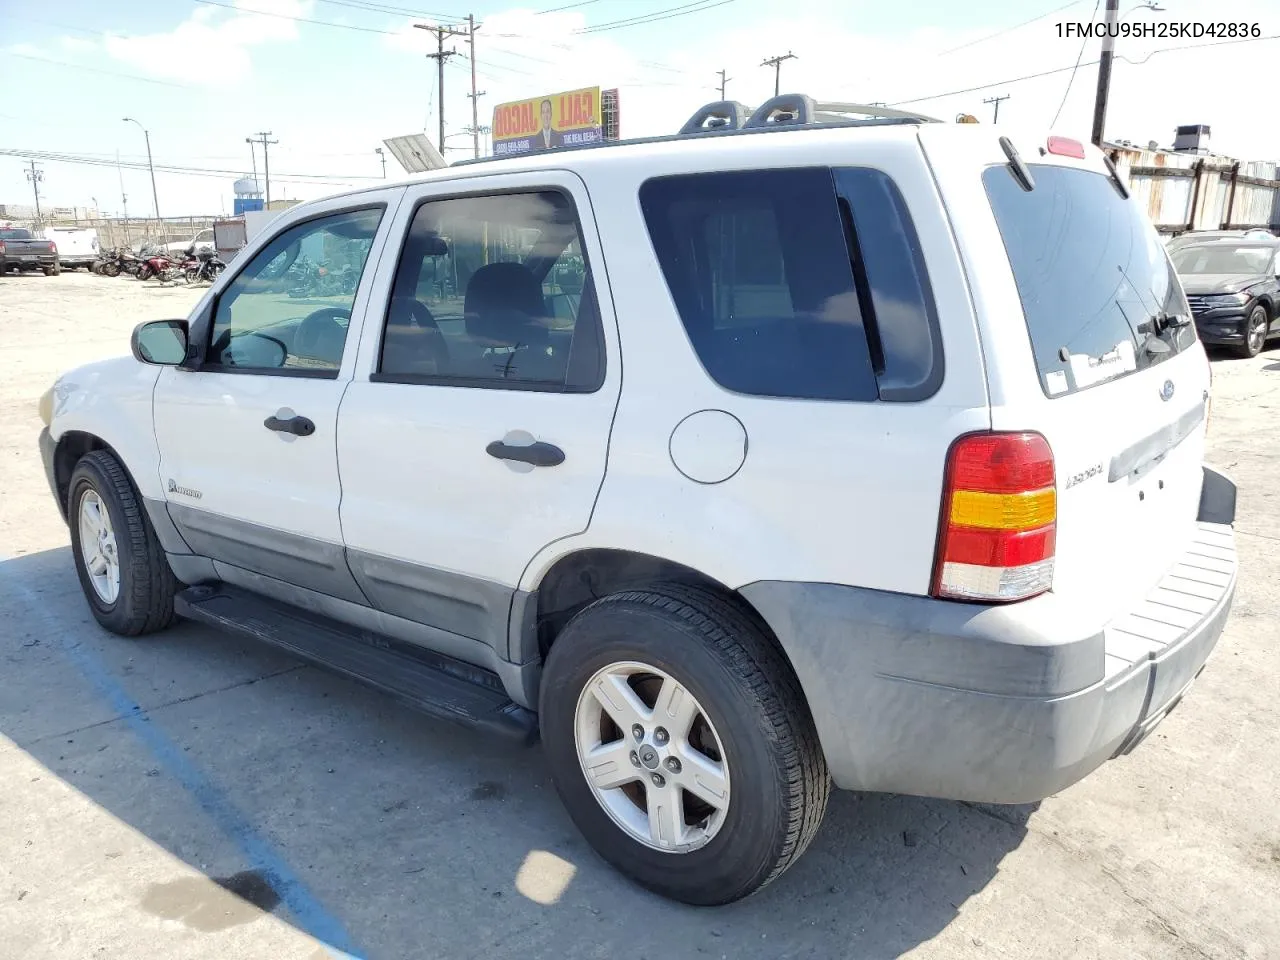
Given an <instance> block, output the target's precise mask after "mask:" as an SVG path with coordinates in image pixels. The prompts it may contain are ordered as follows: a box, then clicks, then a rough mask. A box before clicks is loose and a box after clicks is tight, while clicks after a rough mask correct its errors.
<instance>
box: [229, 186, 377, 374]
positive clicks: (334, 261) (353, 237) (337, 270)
mask: <svg viewBox="0 0 1280 960" xmlns="http://www.w3.org/2000/svg"><path fill="white" fill-rule="evenodd" d="M381 219H382V208H380V207H379V208H377V209H367V210H352V211H348V212H345V213H339V214H334V215H333V216H329V217H321V218H319V219H316V220H308V221H306V222H304V223H300V224H297V225H295V226H293V227H290V228H289V229H287V230H285V231H284V232H283V233H281V234H280V235H279V236H277V237H275V238H274V239H273V240H272V241H271V242H270V243H268V244H267V245H266V246H265V247H263V248H262V249H261V250H259V251H258V253H257V254H256V255H255V256H254V258H253V259H252V260H251V261H249V263H248V265H247V266H246V267H245V268H244V270H242V271H241V272H240V273H239V274H238V275H237V276H236V277H235V279H234V280H232V281H231V283H230V284H228V285H227V289H226V291H225V292H224V293H223V294H222V295H221V296H219V297H218V303H217V307H216V309H215V311H214V316H213V330H212V332H211V335H210V343H209V353H208V361H207V363H208V364H209V365H212V366H220V367H233V368H236V369H249V370H255V371H259V372H264V373H265V372H294V371H311V372H313V373H316V374H319V375H327V376H334V375H336V374H337V371H338V368H339V367H340V366H342V351H343V348H344V346H345V344H346V340H347V327H348V325H349V324H350V321H351V305H352V303H353V302H354V301H355V298H356V289H357V288H358V287H359V285H360V277H361V276H362V275H363V273H364V268H365V263H366V261H367V260H368V258H369V250H370V248H371V247H372V246H373V238H374V235H375V234H376V233H377V232H378V223H379V222H380V221H381Z"/></svg>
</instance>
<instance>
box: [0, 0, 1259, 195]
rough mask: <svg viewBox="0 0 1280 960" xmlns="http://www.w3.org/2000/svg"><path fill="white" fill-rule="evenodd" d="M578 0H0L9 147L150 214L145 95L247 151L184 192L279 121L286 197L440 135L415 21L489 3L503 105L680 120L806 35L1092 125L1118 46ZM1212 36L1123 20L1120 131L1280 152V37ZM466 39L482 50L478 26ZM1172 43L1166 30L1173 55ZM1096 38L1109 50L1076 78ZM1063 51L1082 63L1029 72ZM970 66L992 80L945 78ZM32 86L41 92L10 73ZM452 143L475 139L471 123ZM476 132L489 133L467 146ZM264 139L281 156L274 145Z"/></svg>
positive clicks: (5, 143) (947, 112)
mask: <svg viewBox="0 0 1280 960" xmlns="http://www.w3.org/2000/svg"><path fill="white" fill-rule="evenodd" d="M567 4H571V0H541V2H531V3H528V4H523V5H512V4H510V3H495V2H480V0H476V2H473V3H469V4H468V3H466V2H465V0H210V2H200V0H164V2H159V0H59V2H57V3H45V4H36V3H34V2H33V0H0V90H4V91H5V92H6V96H5V97H4V98H3V101H2V102H0V149H8V150H40V151H51V152H59V153H63V154H74V155H76V156H80V157H87V158H90V159H94V160H96V161H98V162H99V163H100V164H101V165H93V164H73V163H69V162H62V161H54V160H45V161H42V162H40V165H41V167H42V169H43V173H44V182H43V184H42V187H43V193H42V196H43V198H44V202H46V203H49V204H56V205H63V206H66V205H72V204H75V205H78V206H88V205H91V204H92V203H93V198H96V200H97V205H98V206H99V207H100V208H101V209H103V210H105V211H109V212H112V213H115V212H118V211H119V210H120V209H121V205H122V204H121V186H120V178H121V177H123V181H124V192H125V193H126V194H127V196H128V206H129V212H130V213H131V214H134V215H149V214H150V213H151V211H152V202H151V190H150V184H149V181H148V179H147V174H146V172H145V170H138V169H133V168H126V169H124V170H123V171H122V173H117V170H116V168H115V166H114V158H115V156H116V151H117V150H118V151H119V152H120V156H121V159H122V160H123V161H125V163H126V164H128V163H139V162H145V160H146V156H145V148H144V144H143V136H142V132H141V130H140V129H139V128H138V127H137V126H136V125H134V124H130V123H124V122H122V121H121V118H122V117H124V116H133V117H137V118H138V119H139V120H140V121H142V123H143V124H145V125H146V127H147V128H148V130H149V131H150V134H151V145H152V151H153V155H154V158H155V161H156V163H158V164H164V165H169V166H181V167H199V168H212V169H217V170H226V171H229V172H227V173H214V174H208V175H192V174H179V173H160V174H158V176H157V181H158V193H159V198H160V207H161V212H162V213H164V214H166V215H180V214H204V213H214V214H216V213H219V212H220V211H221V210H222V209H224V208H225V209H227V210H229V209H230V207H231V182H232V181H233V180H234V179H235V177H236V176H237V175H239V174H240V173H247V172H248V171H249V168H250V157H249V147H248V145H247V144H246V143H245V137H247V136H249V135H250V134H253V133H256V132H257V131H260V130H270V131H272V133H273V138H274V139H277V140H279V141H280V142H279V144H278V145H276V146H273V147H272V148H271V165H272V173H273V176H272V181H273V195H275V196H279V195H280V194H281V191H283V192H284V194H285V195H286V196H289V197H303V198H306V197H311V196H317V195H320V194H322V193H326V192H331V191H333V190H335V189H341V187H342V185H344V184H348V183H349V184H352V185H354V184H358V183H361V182H367V181H364V180H361V179H360V178H370V177H378V176H380V174H381V168H380V166H379V163H378V158H377V157H376V155H375V154H374V152H373V151H374V148H375V147H377V146H379V145H380V143H381V141H382V140H383V139H384V138H386V137H390V136H396V135H399V134H405V133H413V132H419V131H422V130H424V129H425V130H427V131H428V132H430V133H432V135H434V131H435V127H436V108H437V94H436V82H435V66H434V64H433V63H432V62H431V61H429V60H427V59H426V58H425V57H424V56H423V54H425V53H426V52H427V50H428V49H429V44H430V43H431V38H430V36H429V35H428V34H427V33H426V32H424V31H421V30H414V29H413V28H412V24H413V23H414V22H434V23H440V22H460V21H461V20H463V19H464V18H465V16H466V14H467V13H469V12H470V13H474V14H475V15H476V17H477V19H478V20H479V21H480V22H481V24H482V27H481V29H480V31H479V33H478V35H477V36H478V40H477V46H478V51H477V69H478V73H479V86H480V88H481V89H482V90H484V91H486V95H485V96H483V97H482V98H481V100H480V105H481V109H480V115H481V123H487V122H488V119H489V115H490V112H491V111H492V108H493V106H494V104H496V103H499V102H501V101H503V100H511V99H520V98H523V97H526V96H534V95H538V94H541V93H546V92H552V91H556V90H563V89H570V88H574V87H578V86H589V85H596V84H599V85H600V86H604V87H610V86H617V87H618V88H619V89H620V91H621V104H622V127H623V134H624V136H641V135H649V134H657V133H666V132H671V131H673V130H675V129H676V128H677V127H679V125H680V124H681V123H682V122H683V121H684V119H685V118H686V117H687V115H688V114H690V113H692V112H693V110H694V109H696V107H697V106H699V105H700V104H701V103H703V102H706V101H708V100H712V99H715V98H716V91H715V89H714V85H715V83H716V82H717V77H716V74H715V71H717V70H718V69H720V68H722V67H723V68H725V69H726V70H727V71H728V73H729V76H730V77H731V78H732V79H731V80H730V82H729V95H730V97H731V98H733V99H738V100H741V101H743V102H746V103H748V104H751V105H755V104H758V103H759V102H761V101H762V100H763V99H765V98H766V97H767V96H768V95H769V94H770V93H771V92H772V79H773V77H772V72H771V71H770V70H769V69H766V68H762V67H761V66H760V61H761V60H762V59H763V58H764V57H767V56H771V55H775V54H782V53H786V52H787V51H788V50H790V51H792V52H794V53H795V54H796V55H797V59H796V60H792V61H788V63H786V64H785V65H784V66H783V87H784V89H799V90H803V91H804V92H807V93H810V94H811V95H814V96H815V97H817V98H818V99H828V100H856V101H862V102H870V101H884V102H890V103H896V102H901V101H908V100H910V101H915V102H913V103H912V104H911V106H912V107H913V108H914V109H918V110H920V111H922V112H925V113H929V114H932V115H934V116H938V117H941V118H944V119H948V120H950V119H952V118H954V116H955V115H956V114H957V113H958V112H970V113H973V114H975V115H976V116H978V117H979V118H981V119H982V120H983V122H990V118H991V107H990V106H989V105H985V104H984V103H983V102H982V101H983V99H984V98H986V97H991V96H994V95H997V94H1009V95H1010V99H1009V100H1006V101H1004V102H1003V103H1002V104H1001V107H1000V124H1001V126H1019V125H1034V126H1037V127H1040V128H1045V127H1047V126H1048V125H1049V124H1050V123H1051V121H1052V120H1053V118H1054V116H1055V114H1058V113H1059V107H1061V112H1060V114H1059V119H1058V123H1057V125H1056V128H1057V129H1058V130H1059V131H1060V132H1063V133H1067V134H1074V135H1077V136H1081V137H1087V136H1088V131H1089V119H1090V114H1091V110H1092V102H1093V86H1094V82H1095V76H1096V72H1095V71H1096V67H1094V66H1091V65H1088V63H1089V61H1091V60H1096V58H1097V55H1098V46H1099V42H1098V41H1090V42H1089V43H1088V44H1084V45H1082V44H1081V42H1080V41H1079V40H1077V39H1070V38H1066V37H1060V36H1058V26H1057V25H1058V24H1059V23H1061V22H1067V21H1075V20H1081V21H1088V20H1089V19H1091V17H1092V16H1093V15H1094V12H1095V9H1096V8H1097V4H1096V3H1095V0H1078V2H1076V3H1070V4H1068V3H1063V2H1060V0H1059V2H1055V0H970V2H966V3H957V2H954V0H914V2H911V3H885V2H883V0H880V2H874V3H872V2H863V0H792V2H791V3H788V4H782V3H779V2H777V0H772V2H769V0H724V2H720V0H692V2H691V0H590V2H586V3H578V4H572V5H570V6H569V8H568V9H561V10H554V11H551V12H546V11H547V10H548V8H556V7H564V6H566V5H567ZM712 4H718V5H716V6H714V7H713V6H712ZM1162 5H1163V6H1165V7H1166V8H1167V9H1166V10H1165V11H1164V12H1162V13H1155V14H1153V13H1151V12H1149V11H1145V10H1132V9H1131V8H1132V7H1134V6H1135V2H1131V0H1124V2H1122V10H1125V11H1126V12H1127V15H1128V18H1129V19H1130V20H1133V21H1141V20H1143V19H1149V20H1150V19H1155V18H1160V19H1164V20H1168V21H1172V22H1189V23H1194V22H1202V23H1204V22H1210V21H1213V20H1222V19H1224V18H1226V19H1230V20H1233V21H1241V22H1245V23H1249V24H1252V23H1258V24H1259V25H1260V28H1261V32H1262V33H1263V34H1280V7H1278V6H1277V5H1276V4H1275V3H1274V0H1217V2H1210V0H1162ZM699 7H701V8H702V9H699ZM375 8H377V9H375ZM673 8H684V9H683V10H677V9H673ZM687 10H693V12H689V13H687V14H686V15H681V16H670V17H669V18H668V19H662V20H656V21H654V22H652V23H648V24H638V25H630V26H623V27H619V26H614V27H610V24H614V23H616V21H619V20H622V19H624V18H628V17H641V16H643V15H646V14H661V12H662V11H670V12H671V13H673V14H674V13H682V14H683V13H685V11H687ZM398 11H403V12H398ZM408 11H413V12H414V13H416V14H417V15H416V16H411V15H409V14H408ZM779 11H784V12H785V15H784V16H780V15H779ZM272 14H274V16H272ZM289 18H296V19H289ZM1037 18H1038V19H1037ZM299 20H320V21H327V22H328V23H329V24H338V25H340V26H329V25H321V24H317V23H307V22H298V21H299ZM1026 21H1033V22H1030V23H1026ZM1024 24H1025V25H1024ZM593 28H595V29H593ZM583 31H586V32H583ZM1201 42H1204V41H1201ZM1193 43H1195V41H1193V40H1189V39H1179V40H1146V39H1142V40H1121V41H1120V42H1119V45H1118V48H1117V49H1118V52H1120V53H1121V54H1123V55H1124V56H1126V57H1127V58H1128V59H1129V60H1131V61H1142V60H1143V59H1144V58H1148V59H1146V61H1145V62H1143V63H1130V62H1121V63H1119V64H1118V65H1117V68H1116V73H1115V83H1114V88H1113V104H1112V109H1111V113H1110V118H1109V123H1108V133H1109V135H1111V136H1115V137H1123V138H1127V139H1130V140H1133V141H1135V142H1141V143H1145V142H1147V141H1148V140H1151V139H1155V140H1158V141H1160V142H1161V143H1167V142H1169V140H1170V139H1171V138H1172V128H1173V126H1175V125H1176V124H1179V123H1208V124H1210V125H1211V126H1212V127H1213V131H1214V139H1213V143H1214V146H1215V147H1216V148H1217V149H1219V150H1220V151H1222V152H1226V153H1231V154H1233V155H1237V156H1242V157H1244V158H1245V159H1277V158H1280V133H1278V132H1277V131H1280V127H1278V126H1277V124H1276V123H1275V122H1274V99H1275V91H1276V89H1277V88H1276V81H1275V78H1276V76H1277V73H1278V71H1277V69H1276V67H1275V64H1277V63H1280V40H1262V41H1258V42H1253V43H1248V44H1243V45H1227V46H1220V47H1203V46H1201V47H1194V48H1190V49H1184V50H1164V49H1163V48H1169V47H1180V46H1184V47H1185V46H1189V45H1190V44H1193ZM451 45H455V46H457V48H458V49H459V51H460V52H463V53H465V51H466V46H465V44H464V43H463V42H462V41H461V40H455V41H453V42H452V44H451ZM1156 50H1162V52H1160V53H1155V54H1154V55H1153V51H1156ZM1078 55H1079V56H1082V59H1083V61H1084V64H1085V65H1083V66H1082V67H1081V68H1080V70H1079V72H1078V74H1077V75H1076V76H1075V78H1074V80H1073V81H1072V82H1071V85H1070V91H1069V93H1068V80H1069V78H1070V76H1071V69H1070V68H1071V66H1072V64H1073V63H1074V62H1075V60H1076V58H1077V56H1078ZM469 68H470V65H469V63H468V62H467V61H466V60H464V59H463V58H462V57H461V56H459V57H456V58H454V60H453V61H452V62H451V63H450V64H449V67H448V69H447V71H446V79H445V116H446V121H447V132H449V133H451V134H453V133H461V130H462V127H463V126H465V125H466V124H468V123H469V122H470V101H469V100H468V99H467V98H466V96H465V94H466V92H467V90H468V88H469V82H470V77H469ZM1047 70H1060V71H1061V72H1057V73H1053V74H1050V75H1049V76H1045V77H1039V78H1032V79H1028V80H1020V81H1017V82H1014V81H1015V80H1016V78H1020V77H1024V76H1026V75H1028V74H1034V73H1039V72H1043V71H1047ZM970 87H980V88H982V89H977V90H973V91H971V92H967V93H960V94H956V95H952V96H943V97H937V96H935V95H936V94H943V93H948V92H949V91H957V90H965V89H966V88H970ZM23 90H31V91H33V92H37V91H38V96H35V95H33V96H16V97H15V96H12V95H10V92H11V91H23ZM1064 95H1065V99H1064ZM449 142H450V145H451V146H455V147H459V148H469V146H470V139H469V137H467V136H465V135H460V136H456V137H452V138H451V139H450V141H449ZM465 155H467V152H466V150H465V149H460V150H457V151H451V152H450V156H451V157H459V158H460V157H462V156H465ZM257 162H258V164H259V167H260V166H261V162H262V159H261V153H260V151H259V155H258V161H257ZM389 166H390V170H389V172H390V173H391V174H392V175H393V176H394V175H398V174H399V173H400V171H399V170H398V169H396V166H395V164H394V161H391V160H390V158H389ZM24 169H25V166H24V161H23V160H22V159H21V158H19V157H14V156H9V155H0V203H24V202H30V198H31V189H30V184H29V183H27V181H26V179H25V177H24ZM259 172H261V171H259ZM304 175H306V176H304ZM321 178H326V179H321Z"/></svg>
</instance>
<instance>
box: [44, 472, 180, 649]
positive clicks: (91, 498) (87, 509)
mask: <svg viewBox="0 0 1280 960" xmlns="http://www.w3.org/2000/svg"><path fill="white" fill-rule="evenodd" d="M67 516H68V518H69V521H70V525H71V553H72V555H73V556H74V557H75V564H76V573H77V574H78V575H79V577H80V586H81V589H83V591H84V595H85V599H86V600H87V601H88V602H89V609H90V610H91V611H92V612H93V616H94V619H96V620H97V621H98V623H100V624H101V625H102V626H103V627H105V628H106V629H107V630H110V631H111V632H112V633H117V634H120V635H121V636H126V637H136V636H140V635H141V634H144V633H154V632H155V631H157V630H163V629H164V628H165V627H167V626H169V624H171V623H172V622H173V620H174V612H173V597H174V594H175V593H177V591H178V580H177V578H176V577H174V575H173V571H172V570H171V569H170V568H169V562H168V560H167V559H166V558H165V555H164V551H163V550H162V549H161V548H160V543H159V541H158V540H157V539H156V534H155V531H154V530H153V529H152V527H151V521H150V519H149V518H148V517H147V514H146V511H145V510H144V509H143V507H142V503H141V502H140V500H139V498H138V495H137V494H136V493H135V492H134V489H133V484H132V483H131V482H130V480H129V477H128V474H126V473H125V470H124V467H122V466H121V465H120V462H119V461H118V460H116V458H115V457H114V456H112V454H110V453H108V452H107V451H105V450H94V451H92V452H90V453H87V454H85V455H84V456H83V457H81V458H80V462H79V463H77V464H76V468H75V470H74V471H73V472H72V474H71V483H70V488H69V491H68V495H67Z"/></svg>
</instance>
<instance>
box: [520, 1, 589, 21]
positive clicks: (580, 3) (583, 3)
mask: <svg viewBox="0 0 1280 960" xmlns="http://www.w3.org/2000/svg"><path fill="white" fill-rule="evenodd" d="M599 2H600V0H578V2H577V3H566V4H565V5H564V6H562V7H548V8H547V9H546V10H539V11H538V12H537V13H535V14H534V16H535V17H540V16H542V15H543V14H544V13H559V12H560V11H561V10H573V9H574V8H575V7H589V6H591V4H593V3H599Z"/></svg>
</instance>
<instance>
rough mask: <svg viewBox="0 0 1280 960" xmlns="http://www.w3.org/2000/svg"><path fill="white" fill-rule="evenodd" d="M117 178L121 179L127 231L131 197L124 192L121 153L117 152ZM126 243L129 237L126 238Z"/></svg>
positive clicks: (121, 200) (122, 204)
mask: <svg viewBox="0 0 1280 960" xmlns="http://www.w3.org/2000/svg"><path fill="white" fill-rule="evenodd" d="M116 176H117V177H118V178H119V179H120V205H121V206H122V207H123V208H124V222H125V225H126V230H127V229H128V223H129V195H128V194H127V193H125V192H124V174H123V173H122V172H121V171H120V151H119V150H117V151H116ZM125 240H126V242H127V241H128V237H127V236H126V237H125Z"/></svg>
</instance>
